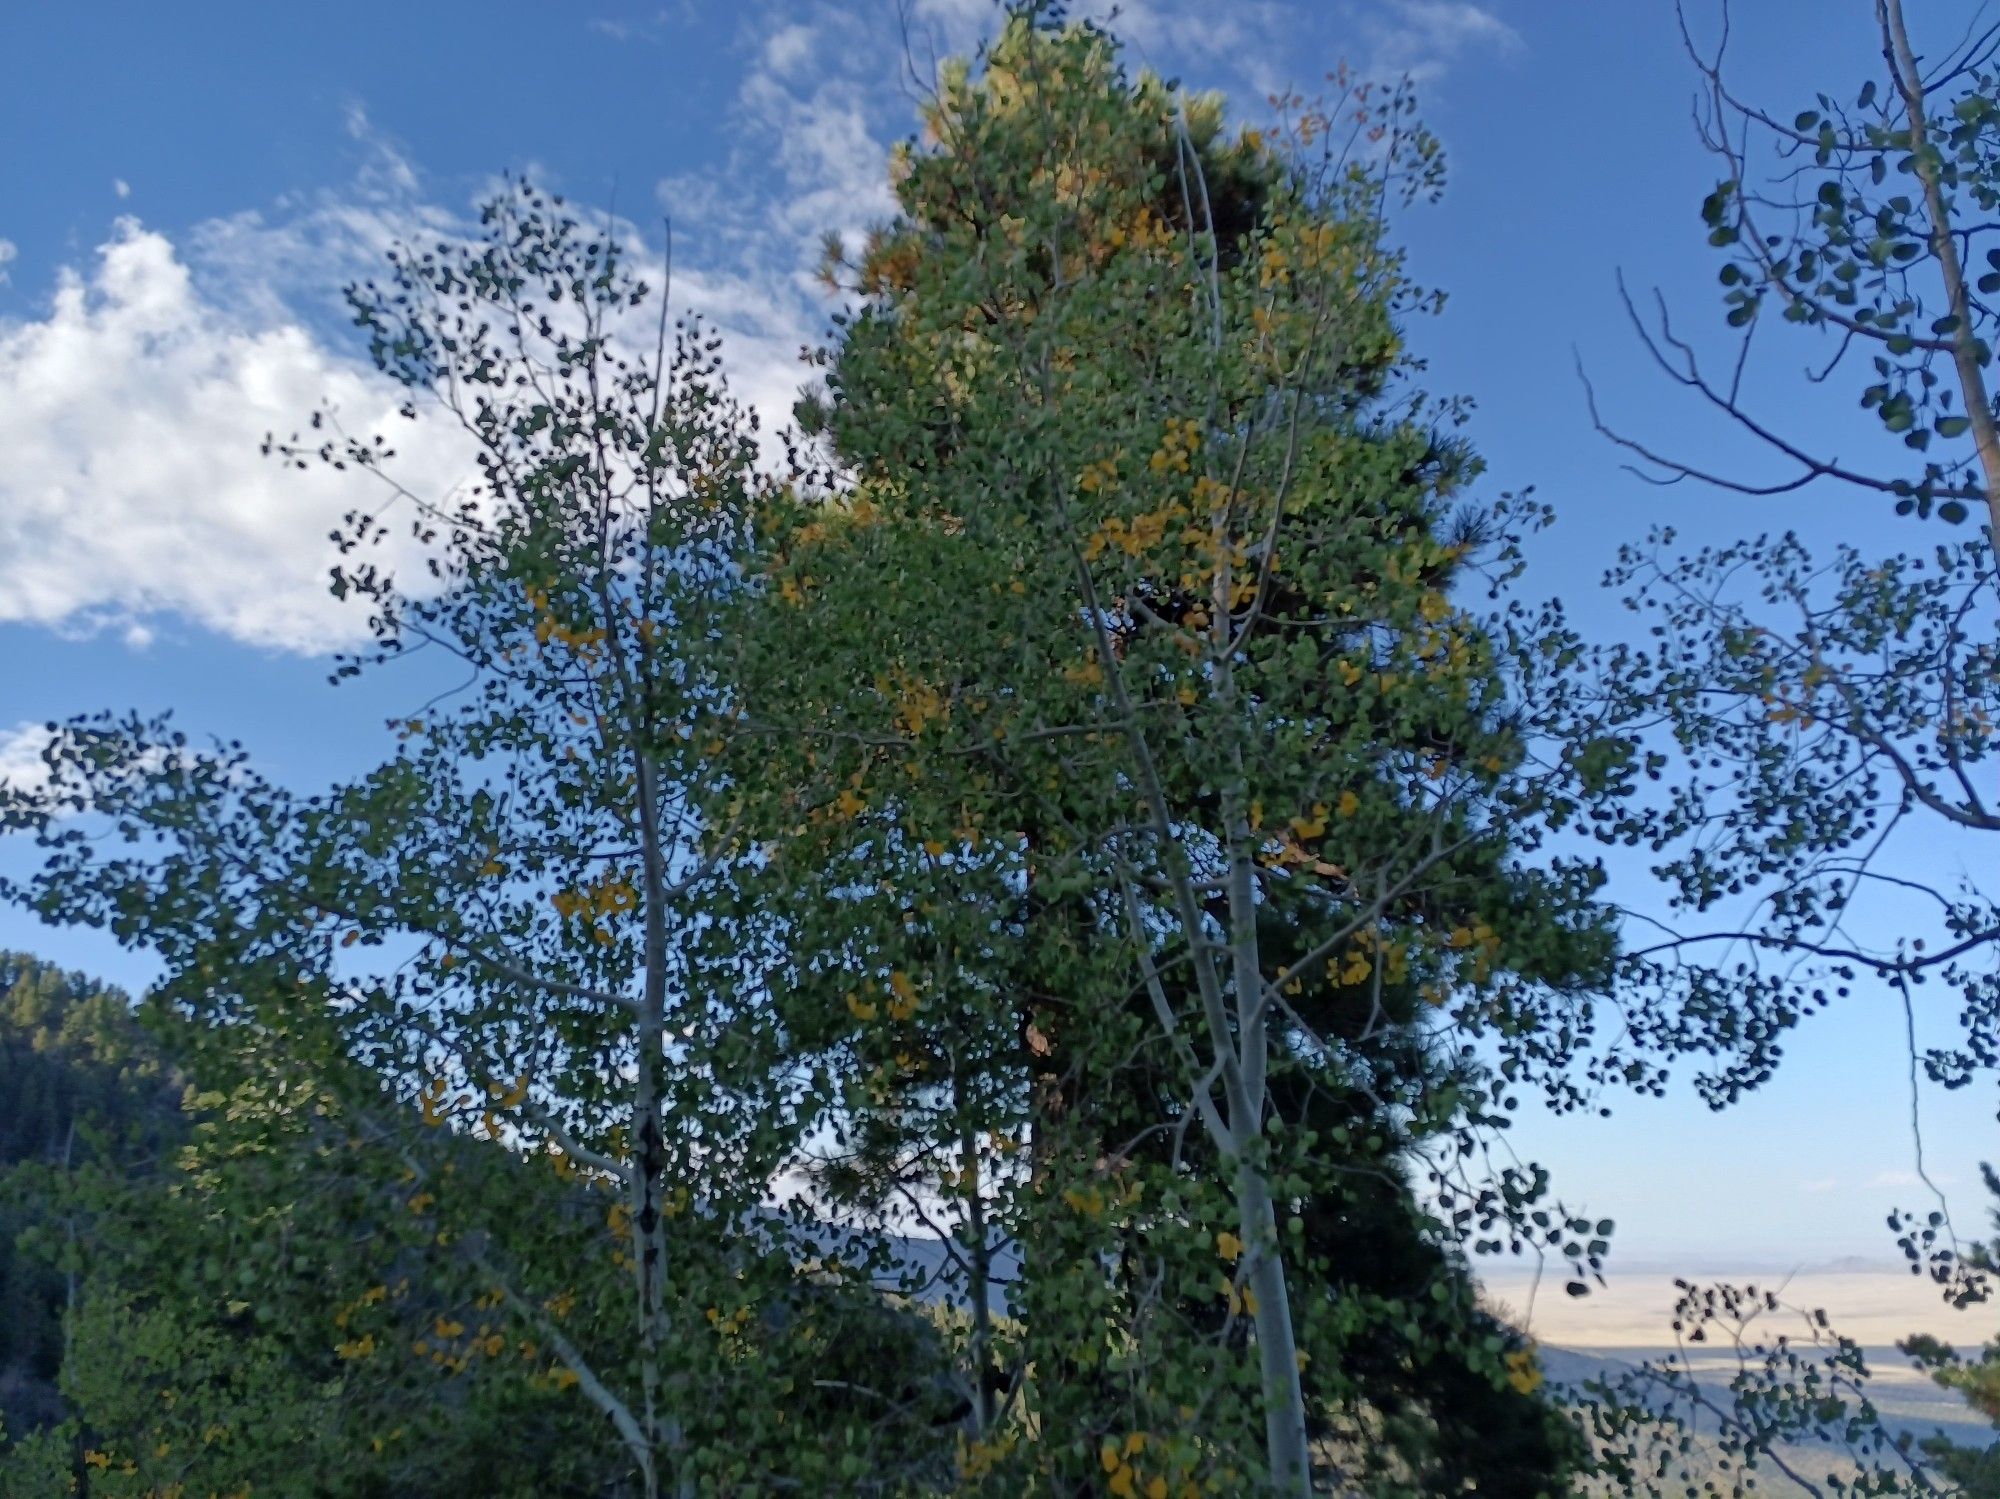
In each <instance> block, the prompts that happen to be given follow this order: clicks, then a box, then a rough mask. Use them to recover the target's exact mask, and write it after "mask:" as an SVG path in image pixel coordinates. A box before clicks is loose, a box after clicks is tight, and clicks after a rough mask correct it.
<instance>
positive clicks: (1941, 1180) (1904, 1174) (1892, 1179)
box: [1868, 1171, 1958, 1188]
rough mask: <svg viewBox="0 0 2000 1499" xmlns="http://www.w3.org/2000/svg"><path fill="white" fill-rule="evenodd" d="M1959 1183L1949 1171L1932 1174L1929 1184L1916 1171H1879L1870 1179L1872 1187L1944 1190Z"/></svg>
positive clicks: (1869, 1183)
mask: <svg viewBox="0 0 2000 1499" xmlns="http://www.w3.org/2000/svg"><path fill="white" fill-rule="evenodd" d="M1957 1182H1958V1178H1957V1177H1955V1176H1953V1175H1952V1174H1951V1173H1950V1172H1949V1171H1933V1172H1931V1173H1930V1180H1929V1181H1928V1182H1926V1181H1925V1180H1924V1178H1923V1177H1921V1176H1919V1175H1918V1174H1917V1173H1916V1172H1914V1171H1878V1172H1876V1173H1875V1174H1874V1175H1873V1176H1871V1177H1869V1178H1868V1185H1869V1186H1871V1187H1924V1186H1936V1187H1940V1188H1943V1187H1950V1186H1956V1185H1957Z"/></svg>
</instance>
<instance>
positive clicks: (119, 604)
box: [0, 219, 466, 651]
mask: <svg viewBox="0 0 2000 1499" xmlns="http://www.w3.org/2000/svg"><path fill="white" fill-rule="evenodd" d="M239 232H240V231H239ZM224 279H227V278H226V276H225V278H224ZM274 314H275V309H274V307H273V306H271V305H262V306H259V305H255V304H254V302H253V306H252V315H251V316H250V317H248V318H246V317H245V316H243V314H242V313H241V312H240V311H239V308H238V305H237V304H236V303H235V302H234V301H233V300H230V299H227V298H224V299H221V300H218V298H217V297H216V296H215V295H214V294H212V292H211V291H210V290H208V289H205V288H204V287H203V285H202V284H201V283H199V282H198V281H197V278H196V277H195V276H194V275H193V274H192V272H191V269H190V267H189V265H188V263H187V262H186V261H185V260H184V259H183V258H182V257H181V255H180V254H179V253H178V252H177V250H176V247H175V246H174V245H173V244H172V243H170V242H169V241H168V240H167V239H166V237H165V236H163V235H161V234H158V233H156V232H153V231H151V230H148V229H146V228H144V227H143V226H142V225H141V224H140V223H139V222H138V221H137V220H134V219H122V220H120V221H119V223H118V225H117V227H116V230H115V232H114V233H113V235H112V237H111V239H110V240H109V241H108V242H107V243H106V244H104V245H103V246H101V247H100V249H99V251H98V254H97V260H96V264H95V265H94V266H93V267H92V268H91V269H90V270H89V271H88V273H84V272H79V271H76V270H73V269H69V270H65V271H64V272H63V273H62V275H61V278H60V280H59V282H58V285H57V288H56V292H55V296H54V299H53V303H52V305H51V306H50V307H49V308H48V311H47V314H46V316H44V317H42V318H40V319H38V320H32V321H26V322H15V323H6V324H0V451H4V452H5V453H6V454H7V455H8V459H7V462H6V464H5V465H4V466H0V620H8V621H21V622H27V623H33V624H43V625H50V626H57V627H61V628H65V629H70V630H86V631H87V630H91V629H94V628H102V627H104V626H107V625H115V626H118V627H120V628H123V629H124V630H126V631H127V632H128V633H127V639H128V640H131V641H136V640H142V639H144V638H145V633H144V632H145V626H144V624H143V620H144V617H145V616H147V615H150V614H155V613H172V614H178V615H181V616H184V617H186V618H188V619H191V620H193V621H195V622H197V623H199V624H201V625H204V626H206V627H208V628H210V629H213V630H216V631H219V632H221V633H223V634H226V635H229V636H231V637H233V638H235V639H238V640H242V641H246V642H249V643H252V644H256V645H263V646H271V647H277V648H280V649H286V650H296V651H319V650H324V649H327V648H329V647H331V646H335V645H338V644H342V643H347V642H351V641H353V640H355V639H357V638H358V637H359V636H360V634H361V633H362V631H363V628H364V625H365V621H364V619H363V618H362V614H361V611H360V610H358V609H355V608H350V607H345V606H342V605H340V604H338V603H336V601H334V600H333V599H332V598H331V597H329V596H328V594H327V591H326V578H327V567H328V564H329V563H330V561H331V560H332V559H331V554H330V549H329V547H328V545H327V541H326V535H327V532H328V531H329V530H330V529H331V528H332V527H333V526H334V525H335V524H337V523H338V521H339V518H340V516H341V514H342V513H343V512H344V511H346V510H347V509H349V508H351V507H353V506H355V505H357V504H359V505H367V504H371V503H374V502H375V501H376V500H377V498H378V496H376V495H375V494H372V493H369V492H368V491H367V490H365V489H363V488H362V487H361V486H362V485H363V484H365V483H366V482H367V481H366V480H365V479H360V478H358V477H357V476H354V475H342V474H334V473H331V472H326V471H310V472H299V471H297V470H291V471H287V470H286V469H284V468H283V467H281V465H280V464H278V463H277V462H276V461H275V460H272V459H268V458H265V457H263V456H262V455H261V454H260V452H259V447H260V444H261V442H262V440H263V438H264V436H265V434H266V433H267V432H277V433H278V434H280V435H285V434H288V433H290V432H292V431H294V430H296V429H297V428H299V427H300V426H301V425H302V424H303V422H304V419H305V418H306V417H308V416H309V415H310V414H311V413H312V412H313V410H314V409H316V408H317V407H318V405H319V404H320V403H321V401H322V400H330V401H331V402H332V403H333V404H334V405H335V406H336V407H337V408H338V409H339V410H340V412H341V414H342V420H343V423H344V425H346V426H347V428H348V429H349V430H350V431H353V432H356V433H361V434H368V433H373V432H376V431H383V430H390V431H393V436H394V438H395V440H396V446H397V447H398V448H399V449H400V450H401V451H402V453H403V455H404V458H405V460H406V463H407V464H408V466H409V469H410V479H411V482H412V483H413V485H414V486H415V487H417V488H418V489H419V492H423V490H424V487H425V486H429V487H430V489H431V492H434V493H442V492H444V491H445V490H448V489H449V488H450V486H451V485H452V484H453V483H454V482H456V481H457V480H458V479H459V478H460V477H461V476H462V475H463V474H464V472H465V470H466V465H465V462H464V459H463V456H462V455H461V454H460V453H459V452H458V451H457V449H456V445H455V444H453V445H450V446H447V445H446V444H444V443H442V442H440V441H438V440H437V438H436V436H434V435H433V434H431V433H428V432H416V431H413V430H412V429H411V428H409V426H408V424H406V423H403V422H401V421H399V420H398V419H397V418H396V417H395V415H394V412H395V408H396V405H397V401H398V393H397V391H396V389H395V387H393V386H391V385H390V384H389V382H388V381H386V380H384V379H382V378H381V377H380V376H377V375H376V374H374V373H373V371H372V370H369V369H367V368H365V367H364V366H363V365H361V364H360V363H359V362H358V361H357V360H355V359H353V358H351V357H349V356H346V355H343V354H340V353H337V352H335V351H333V350H331V349H329V348H328V347H327V346H326V345H325V344H324V343H322V342H321V341H320V340H319V339H318V338H316V337H315V336H314V335H313V334H312V333H311V332H309V331H308V330H307V328H306V327H305V326H304V325H303V324H301V323H300V322H298V321H296V320H292V319H288V318H286V317H283V316H278V315H274ZM135 626H136V627H137V628H138V630H139V632H140V634H139V635H138V636H134V635H132V634H131V633H130V632H131V631H132V630H133V628H134V627H135Z"/></svg>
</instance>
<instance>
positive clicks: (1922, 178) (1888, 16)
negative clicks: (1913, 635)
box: [1875, 0, 2000, 541]
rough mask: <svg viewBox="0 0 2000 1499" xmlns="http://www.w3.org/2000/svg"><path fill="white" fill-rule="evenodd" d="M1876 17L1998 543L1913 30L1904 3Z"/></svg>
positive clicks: (1973, 345) (1986, 438) (1878, 0)
mask: <svg viewBox="0 0 2000 1499" xmlns="http://www.w3.org/2000/svg"><path fill="white" fill-rule="evenodd" d="M1875 16H1876V19H1877V20H1878V21H1879V22H1880V23H1881V26H1882V50H1883V55H1884V56H1885V57H1886V58H1887V59H1888V62H1889V71H1890V73H1891V74H1892V75H1894V77H1895V80H1896V91H1897V92H1898V93H1899V94H1901V95H1902V96H1903V108H1904V110H1905V111H1906V112H1907V114H1908V115H1909V120H1910V155H1911V158H1912V160H1913V161H1914V162H1915V165H1916V170H1917V180H1918V181H1919V182H1921V183H1923V186H1924V209H1925V213H1926V216H1927V217H1928V218H1929V220H1930V247H1931V253H1932V254H1933V255H1935V256H1936V257H1937V263H1938V274H1939V275H1940V276H1941V277H1942V278H1943V280H1944V295H1945V309H1946V314H1947V315H1948V316H1950V317H1953V318H1956V319H1957V324H1956V326H1955V327H1954V328H1953V329H1952V334H1951V360H1952V364H1953V365H1954V366H1955V367H1956V369H1957V371H1958V386H1959V397H1960V400H1961V401H1962V402H1963V404H1964V406H1965V415H1966V417H1967V418H1968V419H1969V420H1970V421H1971V423H1972V441H1973V446H1974V448H1975V449H1976V450H1977V451H1978V454H1979V468H1980V472H1981V474H1982V475H1983V477H1984V479H1985V483H1986V513H1987V519H1988V521H1989V523H1990V524H1991V526H1992V531H1993V536H1994V538H1995V539H1996V541H2000V428H1996V426H1995V424H1994V420H1993V402H1992V398H1991V397H1990V396H1989V395H1988V394H1987V391H1986V375H1985V372H1984V371H1983V370H1982V369H1981V368H1980V363H1979V348H1978V342H1979V341H1978V337H1977V335H1975V333H1974V332H1973V325H1972V304H1971V298H1970V297H1968V296H1967V294H1966V290H1965V266H1964V263H1963V262H1962V261H1960V259H1959V258H1958V243H1957V241H1956V240H1955V239H1953V237H1952V234H1953V226H1952V213H1951V205H1950V204H1949V203H1947V202H1946V201H1945V196H1944V183H1943V181H1942V180H1941V178H1940V175H1939V172H1938V164H1937V162H1936V161H1935V160H1933V159H1932V155H1931V153H1932V150H1933V149H1934V148H1933V147H1932V146H1931V143H1930V127H1929V122H1928V120H1927V119H1926V118H1925V114H1924V111H1925V108H1926V105H1927V102H1928V101H1927V100H1926V99H1925V97H1924V79H1923V74H1922V72H1921V71H1919V69H1918V67H1917V59H1916V55H1915V54H1914V53H1913V52H1912V51H1911V50H1910V29H1909V27H1908V26H1907V25H1906V24H1905V23H1904V20H1903V0H1875Z"/></svg>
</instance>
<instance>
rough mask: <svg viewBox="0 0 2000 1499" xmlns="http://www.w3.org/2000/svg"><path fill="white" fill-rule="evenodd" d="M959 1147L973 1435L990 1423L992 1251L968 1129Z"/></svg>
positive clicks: (983, 1432)
mask: <svg viewBox="0 0 2000 1499" xmlns="http://www.w3.org/2000/svg"><path fill="white" fill-rule="evenodd" d="M960 1149H961V1150H962V1151H963V1152H964V1154H963V1158H962V1161H963V1163H962V1165H961V1167H960V1173H961V1174H960V1182H959V1185H960V1187H961V1189H962V1190H963V1191H964V1192H965V1194H966V1218H967V1220H968V1225H969V1227H970V1228H971V1231H972V1246H971V1253H970V1258H971V1261H972V1276H971V1283H970V1284H969V1285H968V1286H967V1288H966V1294H967V1296H968V1297H969V1299H970V1301H971V1303H972V1305H971V1312H972V1418H973V1423H974V1424H973V1435H974V1436H976V1437H983V1436H985V1435H986V1433H987V1432H988V1431H989V1430H991V1429H992V1426H993V1391H992V1389H991V1387H990V1385H989V1383H988V1380H987V1377H986V1376H987V1371H988V1370H989V1369H991V1367H992V1365H993V1308H992V1307H990V1306H989V1305H987V1298H988V1297H989V1296H990V1295H991V1294H992V1287H993V1251H992V1246H991V1245H989V1244H988V1243H987V1242H986V1233H987V1230H986V1202H985V1199H984V1198H983V1197H982V1196H981V1195H980V1194H981V1192H982V1191H983V1189H984V1184H983V1183H982V1181H981V1180H980V1172H979V1141H978V1139H977V1138H976V1137H975V1136H974V1135H973V1133H972V1131H971V1130H967V1131H965V1133H964V1135H963V1136H962V1137H961V1145H960Z"/></svg>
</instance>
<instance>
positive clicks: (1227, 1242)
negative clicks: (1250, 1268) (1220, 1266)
mask: <svg viewBox="0 0 2000 1499" xmlns="http://www.w3.org/2000/svg"><path fill="white" fill-rule="evenodd" d="M1215 1252H1216V1254H1217V1255H1219V1256H1220V1257H1221V1258H1222V1260H1223V1262H1224V1263H1225V1264H1230V1265H1233V1264H1235V1263H1236V1259H1237V1256H1238V1255H1240V1254H1242V1253H1243V1241H1242V1240H1241V1239H1239V1238H1237V1237H1236V1235H1235V1234H1233V1233H1231V1232H1229V1230H1228V1229H1224V1230H1223V1231H1222V1232H1221V1233H1219V1234H1217V1235H1216V1236H1215Z"/></svg>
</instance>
